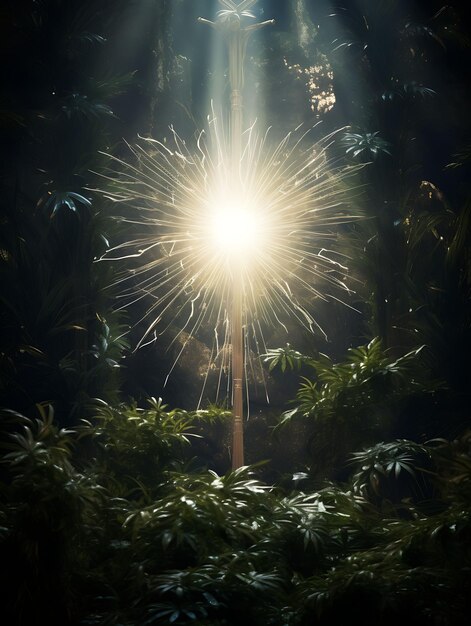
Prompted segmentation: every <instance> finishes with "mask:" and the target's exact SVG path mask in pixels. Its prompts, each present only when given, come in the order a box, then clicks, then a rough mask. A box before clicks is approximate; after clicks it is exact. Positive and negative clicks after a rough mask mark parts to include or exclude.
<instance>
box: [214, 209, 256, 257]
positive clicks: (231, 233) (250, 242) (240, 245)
mask: <svg viewBox="0 0 471 626" xmlns="http://www.w3.org/2000/svg"><path fill="white" fill-rule="evenodd" d="M265 235H266V233H264V231H263V221H262V219H261V215H260V212H259V211H258V210H257V207H253V206H252V207H250V206H249V207H247V206H244V204H243V202H240V201H234V202H230V201H229V202H228V201H227V199H221V200H220V201H219V202H218V203H217V205H216V206H215V207H213V208H212V210H211V211H210V213H209V216H208V236H209V240H210V243H211V245H212V246H213V248H214V250H215V252H216V254H217V255H218V256H221V257H222V258H226V260H227V261H228V262H229V263H234V262H240V263H242V264H244V265H247V264H248V263H250V262H251V261H252V260H253V259H254V258H255V257H256V256H257V252H258V251H260V250H261V249H262V248H263V246H264V244H265V239H266V237H265Z"/></svg>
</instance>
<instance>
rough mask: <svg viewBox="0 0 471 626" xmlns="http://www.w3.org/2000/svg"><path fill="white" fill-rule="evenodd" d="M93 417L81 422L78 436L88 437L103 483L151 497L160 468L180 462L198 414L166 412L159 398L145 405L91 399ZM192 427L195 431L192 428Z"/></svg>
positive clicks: (178, 411) (158, 485)
mask: <svg viewBox="0 0 471 626" xmlns="http://www.w3.org/2000/svg"><path fill="white" fill-rule="evenodd" d="M94 409H95V410H94V418H93V421H88V422H84V425H83V426H82V427H80V429H79V430H80V435H81V436H82V437H85V436H86V437H89V436H91V437H92V439H93V440H94V442H95V445H96V446H97V453H98V460H99V462H100V464H101V467H102V470H101V471H102V473H103V475H104V476H106V477H107V480H108V481H109V482H107V484H108V485H109V487H110V488H111V489H113V484H115V485H116V486H119V488H120V489H122V488H123V487H125V490H124V492H122V493H120V495H126V496H128V495H129V494H130V493H132V492H137V493H138V494H139V495H140V496H141V497H142V496H145V497H148V498H149V497H150V494H152V493H154V490H155V489H157V488H159V487H161V482H162V478H163V474H162V472H164V471H165V470H168V469H170V468H174V469H176V468H177V467H179V466H181V465H182V464H183V463H184V460H185V459H186V460H187V458H186V457H185V453H184V449H185V448H186V447H188V446H189V445H190V439H189V438H190V437H193V438H194V437H197V435H196V434H195V432H194V430H195V429H194V424H195V421H196V416H197V414H196V413H188V412H187V411H183V410H179V409H174V410H170V411H167V410H166V409H167V407H166V405H165V404H163V403H162V400H161V398H159V399H158V400H156V399H155V398H151V399H150V400H149V408H148V409H141V408H138V407H137V406H136V405H132V406H126V405H121V406H119V407H113V406H110V405H109V404H107V403H106V402H104V401H99V400H96V401H95V406H94ZM191 431H193V432H191Z"/></svg>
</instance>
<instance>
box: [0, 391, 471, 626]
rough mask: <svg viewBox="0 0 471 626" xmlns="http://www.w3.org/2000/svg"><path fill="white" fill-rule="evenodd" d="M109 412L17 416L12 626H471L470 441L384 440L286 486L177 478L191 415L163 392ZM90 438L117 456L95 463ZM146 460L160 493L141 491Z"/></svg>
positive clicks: (229, 477) (6, 513) (6, 490)
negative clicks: (333, 469)
mask: <svg viewBox="0 0 471 626" xmlns="http://www.w3.org/2000/svg"><path fill="white" fill-rule="evenodd" d="M98 413H99V417H98V420H97V423H96V425H95V426H91V425H88V426H87V427H86V428H85V429H84V430H83V431H81V432H79V433H74V432H72V431H65V430H63V429H62V430H61V429H59V428H57V426H56V425H55V424H54V419H53V414H52V412H51V410H49V409H47V408H44V407H39V417H38V418H37V419H35V420H31V419H28V418H25V417H23V416H21V415H19V414H15V413H13V412H6V413H5V414H4V416H3V417H4V421H3V423H4V424H8V430H10V431H12V430H13V432H11V436H7V437H6V439H5V441H6V448H7V449H6V455H5V458H4V463H3V467H4V470H5V472H4V474H3V481H2V499H1V506H0V522H1V532H0V542H1V547H2V551H3V554H6V555H7V558H6V559H5V560H3V561H2V566H1V568H0V572H1V582H2V590H3V591H4V592H6V594H7V596H9V598H8V602H7V603H6V604H4V606H5V607H6V608H5V610H6V616H7V618H8V623H9V624H12V625H14V626H17V625H18V626H19V625H21V626H22V625H23V624H36V623H39V621H38V620H39V618H41V619H42V620H44V619H45V618H47V619H48V623H50V624H56V623H61V624H63V625H69V624H70V625H72V624H78V623H79V624H83V625H84V626H85V625H88V626H90V625H92V624H93V625H96V626H98V624H110V625H111V624H115V625H116V624H122V625H123V626H134V625H135V624H149V625H151V624H152V625H153V624H155V625H156V626H159V625H160V624H168V623H174V624H178V625H179V624H192V623H193V624H201V625H204V624H208V625H209V624H220V625H223V624H224V625H226V626H231V625H233V624H234V625H235V624H239V623H240V621H241V620H242V619H244V622H245V623H247V624H251V625H253V626H259V625H260V626H261V625H262V624H264V625H266V624H272V625H273V626H275V625H278V624H280V623H282V624H291V625H293V624H296V625H300V626H304V625H305V624H306V626H307V624H311V623H312V622H313V621H315V623H317V624H319V625H320V626H324V625H326V626H327V624H331V623H347V621H348V623H352V624H360V623H365V620H366V623H384V624H389V623H391V624H392V623H393V622H394V621H397V620H399V619H402V620H405V619H409V618H410V616H411V615H412V616H413V617H414V621H415V622H416V623H419V624H421V625H424V626H433V625H434V624H435V623H436V622H435V619H436V616H437V615H439V616H440V619H441V623H443V624H444V625H445V626H452V625H453V626H455V625H456V624H458V625H459V626H461V624H465V623H466V622H465V616H466V610H465V609H466V597H467V595H466V589H467V585H468V584H469V582H470V580H469V567H468V564H469V557H470V556H471V555H469V550H467V549H466V548H464V546H466V545H469V542H468V541H467V540H468V539H469V536H470V533H471V511H470V508H469V485H470V483H471V479H470V477H471V463H470V459H469V437H468V436H464V437H463V439H462V440H460V441H455V442H451V443H450V442H447V441H444V440H436V441H434V442H432V444H431V445H430V446H418V445H417V444H414V443H413V442H410V441H406V440H401V441H395V442H391V443H385V444H378V445H376V446H373V447H372V448H370V449H368V450H364V451H363V452H361V453H357V454H355V455H354V463H355V465H356V467H357V470H355V473H354V475H353V478H352V483H351V484H350V485H344V486H343V487H341V486H337V485H335V484H329V485H327V486H325V487H324V488H322V489H320V490H317V491H313V492H307V493H306V492H299V491H298V492H290V493H285V492H283V491H282V490H279V489H277V488H275V487H268V486H266V485H264V484H263V483H261V482H260V481H258V480H256V479H255V478H254V476H253V473H252V471H251V469H250V468H241V469H239V470H236V471H234V472H229V473H227V474H226V475H223V476H219V475H218V474H216V473H214V472H211V471H209V472H208V471H205V472H199V473H188V472H182V471H175V470H173V469H172V466H173V465H174V462H172V459H171V458H170V457H171V456H172V455H173V458H175V457H176V456H178V454H179V453H178V450H179V449H180V448H181V447H182V446H184V447H187V446H188V442H189V440H188V439H187V435H188V432H187V431H188V428H189V426H190V421H191V420H190V415H188V414H185V413H184V412H167V411H166V410H165V407H164V406H163V405H162V404H161V403H160V402H158V401H155V400H151V406H150V408H149V409H145V410H142V409H137V408H136V407H120V408H119V409H113V408H112V407H109V406H107V405H105V404H101V405H100V407H99V410H98ZM194 417H195V418H196V417H197V416H196V415H195V416H194ZM172 422H174V423H173V425H172ZM90 432H92V434H94V436H95V437H96V443H99V445H100V447H101V448H102V449H103V450H104V451H105V452H106V454H105V456H104V458H100V457H98V458H97V459H92V460H91V461H89V462H88V466H89V467H88V469H87V470H86V471H84V470H83V469H82V470H79V469H77V465H78V462H80V463H81V464H82V465H83V453H82V452H80V450H81V447H82V446H83V444H84V442H85V441H87V440H88V437H86V438H85V440H84V436H85V435H88V434H90ZM159 439H162V441H161V442H160V444H159ZM159 446H160V447H159ZM169 450H171V452H169ZM75 451H77V452H75ZM138 453H140V455H141V457H142V458H143V459H144V460H145V461H147V463H148V464H149V468H150V469H149V473H148V476H147V478H146V477H143V480H149V481H150V480H151V479H152V480H154V481H155V485H154V488H155V489H154V491H153V493H152V492H151V488H150V487H149V488H147V489H144V488H143V487H142V486H141V487H140V488H139V494H137V493H136V491H135V490H134V491H132V492H131V491H130V490H129V486H130V484H131V479H132V478H136V477H139V476H140V475H141V472H142V467H143V463H141V459H139V457H138ZM156 454H157V455H160V456H159V461H158V462H155V458H154V456H155V455H156ZM375 472H376V474H375ZM437 472H438V473H437ZM421 474H426V475H427V476H428V477H429V480H430V481H431V482H433V483H434V484H435V490H434V491H433V492H432V497H433V500H430V502H429V503H428V505H427V507H425V506H422V505H420V504H421V503H420V502H418V501H417V498H416V497H415V496H416V495H417V494H415V495H414V494H412V495H414V498H415V499H414V498H411V492H410V491H407V489H406V490H404V483H401V480H402V479H403V478H404V477H406V478H407V479H408V478H409V477H410V478H411V480H412V482H411V483H407V481H406V483H407V484H406V486H409V487H410V486H411V484H416V483H417V479H418V476H419V475H421ZM383 479H384V481H383V482H381V481H382V480H383ZM378 480H379V483H381V484H380V487H381V489H378V484H379V483H378ZM394 482H396V483H398V484H400V486H401V489H400V490H396V492H395V498H392V497H391V485H392V483H394ZM149 484H150V482H149V483H148V485H147V487H148V486H149ZM142 485H144V483H142ZM137 495H138V496H139V497H136V496H137ZM379 495H381V498H379V497H378V496H379ZM156 496H157V498H156ZM386 501H388V503H389V505H388V506H385V502H386ZM419 505H420V506H419ZM51 594H54V596H58V595H59V597H60V601H56V602H54V603H51V601H50V598H51ZM354 598H356V599H357V600H358V599H361V600H362V602H361V603H360V605H359V604H358V602H353V599H354ZM18 607H22V608H21V610H19V608H18ZM36 618H38V619H36Z"/></svg>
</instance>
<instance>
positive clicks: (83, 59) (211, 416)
mask: <svg viewBox="0 0 471 626" xmlns="http://www.w3.org/2000/svg"><path fill="white" fill-rule="evenodd" d="M217 8H219V6H218V5H217V3H215V2H214V1H211V0H113V1H111V0H100V1H98V0H80V1H79V0H42V1H41V0H36V1H34V0H15V1H13V0H11V1H10V0H4V2H3V3H2V6H1V8H0V51H1V55H2V69H3V71H2V88H1V91H0V132H1V137H2V142H1V147H0V153H1V157H2V158H1V162H2V169H1V172H0V185H1V193H0V406H1V407H3V409H2V415H1V419H2V421H1V429H0V443H1V445H2V450H3V458H2V463H1V466H0V479H1V487H0V549H1V551H2V559H1V565H0V570H1V571H0V589H1V591H2V594H3V596H4V597H3V604H2V608H0V617H1V618H2V619H3V622H4V623H5V624H8V625H10V624H12V625H17V624H18V625H20V624H21V625H26V624H28V625H29V626H30V625H33V624H39V623H46V624H49V625H55V624H58V625H59V624H61V625H68V624H70V625H72V624H74V625H75V624H77V625H78V624H80V625H85V624H89V625H90V624H96V625H98V624H100V625H103V626H105V625H115V626H137V625H139V626H141V625H142V626H145V625H153V624H156V625H159V624H168V623H175V624H188V623H194V624H199V625H203V626H204V625H205V624H214V625H223V624H235V623H238V622H240V621H241V620H243V621H244V623H246V624H248V625H250V624H254V625H258V624H260V625H261V624H274V625H280V626H281V625H283V626H285V625H286V626H288V625H289V626H292V625H296V626H297V625H300V626H304V624H332V623H335V624H339V625H342V624H349V625H350V624H352V625H354V624H360V623H361V624H378V623H381V624H385V625H388V624H393V623H394V624H395V623H397V621H398V620H406V622H407V623H415V624H418V625H422V624H423V625H427V626H428V625H434V626H438V625H446V626H448V625H450V626H452V625H453V626H454V625H459V624H465V623H467V618H466V616H467V615H468V614H469V609H470V607H469V597H468V593H467V590H468V589H469V585H470V582H471V580H470V574H469V572H470V571H471V569H470V566H471V559H470V556H471V555H470V548H469V546H470V545H471V544H470V541H469V539H470V536H471V508H470V500H469V498H470V495H471V492H470V484H471V483H470V479H471V458H470V436H469V432H470V431H469V401H470V391H469V383H470V371H469V369H470V368H469V354H470V348H471V342H470V334H471V331H470V321H471V320H470V311H471V309H470V306H469V304H470V302H469V300H470V287H471V257H470V247H469V243H470V222H471V204H470V195H469V191H470V181H469V174H470V172H469V168H470V155H471V124H470V117H469V96H470V94H469V67H470V62H471V48H470V38H469V33H468V26H469V25H468V21H467V16H466V14H465V12H464V9H463V7H462V3H460V2H457V1H456V2H455V1H453V2H449V3H447V4H444V3H443V2H440V1H435V0H429V1H425V0H416V1H414V2H411V1H407V2H406V1H405V0H403V1H401V0H377V1H373V0H350V1H346V0H338V1H337V2H329V1H328V0H292V1H285V2H282V1H281V0H280V1H273V0H272V1H268V0H266V1H262V0H260V1H259V2H258V4H257V5H256V7H255V12H256V14H257V17H259V18H261V19H269V18H271V17H274V18H275V19H276V24H275V26H273V27H271V28H267V29H265V30H263V31H261V32H260V34H259V35H258V36H257V39H256V40H254V41H253V43H252V44H251V45H250V46H249V49H248V59H247V76H246V84H247V85H248V89H247V94H246V101H247V106H248V108H249V107H250V106H252V105H253V106H257V107H258V109H259V111H260V112H261V113H260V117H261V120H262V122H263V123H264V124H266V125H271V126H272V127H273V129H274V132H275V135H277V136H279V137H282V136H283V135H284V134H286V133H287V132H289V131H290V130H292V129H293V128H294V127H296V126H297V125H299V124H303V125H305V126H306V127H310V126H313V125H315V124H316V123H318V122H320V124H319V127H318V128H319V137H322V136H323V135H325V134H327V133H328V132H331V131H334V130H338V129H343V130H341V131H340V132H339V133H338V138H337V141H336V142H335V143H334V144H333V145H332V146H331V147H330V149H329V150H330V151H331V156H332V157H333V158H335V159H336V160H337V161H338V162H340V163H343V164H345V166H347V165H353V164H356V163H364V164H365V167H364V168H363V169H362V170H361V172H360V173H359V175H358V176H359V180H358V183H359V184H361V185H362V189H363V191H362V194H361V195H360V196H359V197H358V198H356V199H355V203H357V205H358V207H359V208H360V209H361V211H362V212H363V214H364V216H365V218H366V219H363V220H361V221H359V222H356V223H354V224H351V225H349V226H348V227H345V228H343V229H342V231H341V232H340V233H339V235H338V241H337V242H336V245H337V246H339V248H341V249H342V250H344V251H345V252H346V253H347V254H348V256H349V257H350V261H349V272H350V280H351V285H352V287H353V288H354V290H355V296H354V298H353V300H352V301H351V302H350V303H351V304H352V306H354V307H355V308H356V309H358V311H359V312H355V311H352V310H351V309H348V308H346V307H344V306H342V305H340V304H338V303H335V302H331V303H327V304H326V303H322V302H317V301H316V302H313V303H312V304H313V308H315V309H316V311H317V317H318V319H319V321H320V323H321V325H322V326H323V327H324V328H325V330H326V332H327V335H328V339H327V340H324V339H323V338H322V337H321V336H311V335H309V334H307V333H305V332H303V331H301V330H300V329H298V328H296V327H294V326H293V327H292V328H290V329H289V333H288V334H286V333H284V332H281V331H280V329H276V328H275V329H268V330H267V338H268V347H269V352H268V353H267V354H266V355H265V356H264V357H263V363H264V367H265V371H266V376H267V379H268V390H269V393H270V397H271V404H270V405H267V404H266V401H265V400H264V393H259V392H257V391H256V390H255V389H254V390H252V391H251V405H252V411H251V412H252V417H251V419H250V420H249V421H248V422H247V424H246V443H247V458H248V461H249V463H251V464H252V465H253V466H252V467H249V468H244V469H242V470H238V471H237V472H229V471H228V469H229V466H230V455H229V445H228V431H229V421H230V416H229V413H228V412H227V411H226V409H225V407H224V406H221V405H216V404H212V402H213V399H212V398H211V394H210V393H209V392H208V397H207V398H206V399H205V402H204V404H203V410H201V411H196V408H197V401H198V397H199V394H200V390H201V373H200V370H201V367H200V366H201V363H202V360H204V356H205V354H206V352H207V346H206V345H205V337H204V336H203V337H200V338H195V339H194V340H192V341H191V342H190V343H189V344H188V347H187V348H186V351H185V353H184V357H183V358H182V359H181V360H180V362H179V363H178V364H177V367H176V368H175V370H174V372H173V374H172V376H171V378H170V380H169V383H168V384H167V385H166V386H165V387H164V385H163V383H164V380H165V378H166V376H167V373H168V371H169V368H170V367H171V365H172V363H173V361H174V358H175V354H176V350H178V347H177V348H175V346H174V347H173V348H172V347H171V341H172V338H173V336H175V334H177V333H178V320H175V323H174V325H173V327H172V329H171V332H170V333H169V334H168V336H164V337H162V338H160V337H159V340H158V341H157V342H155V343H152V344H150V345H148V346H146V347H145V348H142V349H140V350H138V351H134V349H133V348H134V347H135V345H136V343H137V341H138V340H139V338H140V336H141V335H142V332H143V329H142V327H141V326H140V323H139V322H138V320H139V319H140V317H141V314H142V310H140V308H139V307H140V305H138V306H136V307H134V308H130V309H129V310H126V311H119V310H117V308H116V297H117V295H118V292H117V291H116V290H115V289H113V288H110V284H111V283H113V278H114V277H115V276H116V274H117V273H119V272H120V271H122V269H123V266H122V265H120V264H119V263H116V264H113V263H97V262H96V260H97V259H98V258H100V257H101V256H102V255H103V254H104V252H105V251H106V250H107V249H108V248H109V247H110V245H113V244H114V242H116V241H119V240H120V238H122V237H124V236H127V233H125V232H124V231H123V225H122V224H120V223H119V222H117V221H116V220H115V219H114V216H113V207H112V205H110V203H109V202H107V200H106V198H104V196H103V194H99V193H95V192H93V191H91V190H92V189H94V188H95V187H97V186H98V187H102V186H103V183H102V180H101V179H100V177H99V175H98V174H97V172H100V171H102V170H103V168H104V167H106V164H107V157H106V155H105V154H103V153H111V154H114V155H117V156H120V157H122V158H128V156H129V152H128V150H127V148H126V145H125V142H126V141H128V142H130V143H133V142H135V141H136V139H137V136H138V135H142V136H146V137H147V136H150V137H154V138H158V139H160V140H163V139H164V138H165V137H167V136H168V135H169V127H170V126H171V125H174V126H175V128H176V129H177V130H178V132H179V134H180V135H181V136H183V137H191V136H193V135H194V133H195V131H196V130H197V129H198V128H200V127H201V126H203V125H204V123H205V119H206V115H207V114H208V110H209V106H210V96H209V94H210V93H211V86H212V85H213V84H214V82H215V81H216V78H217V77H216V76H215V75H214V70H213V69H212V68H213V65H212V61H211V55H212V43H211V38H210V37H209V34H208V30H207V29H205V27H204V26H203V25H201V24H198V23H197V17H198V16H204V17H208V18H212V17H214V14H215V11H216V9H217ZM222 61H223V63H222V65H223V66H224V65H225V61H224V58H223V59H222ZM225 93H227V87H226V91H225ZM172 332H173V335H172ZM159 396H162V398H163V401H162V400H156V399H155V398H158V397H159ZM262 461H263V463H262ZM267 485H271V487H267ZM2 612H3V613H2Z"/></svg>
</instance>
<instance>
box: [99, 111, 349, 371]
mask: <svg viewBox="0 0 471 626" xmlns="http://www.w3.org/2000/svg"><path fill="white" fill-rule="evenodd" d="M208 130H209V133H208V134H205V133H201V134H200V135H199V136H198V137H197V140H196V143H195V145H194V146H193V147H189V146H188V144H187V143H186V142H185V141H183V140H182V139H181V138H180V137H179V136H178V135H177V134H176V133H175V132H174V133H173V145H172V142H167V143H165V144H164V143H161V142H158V141H155V140H143V141H142V142H141V143H140V144H137V145H136V146H133V147H131V146H129V147H130V150H131V154H132V155H133V157H134V162H133V163H129V162H125V161H123V160H120V159H118V158H116V157H111V163H112V164H113V163H114V166H111V167H110V169H109V171H108V172H107V173H105V174H103V175H104V177H105V178H107V179H108V180H109V181H110V182H111V185H110V187H109V189H108V190H106V191H102V193H103V194H104V195H105V196H106V197H108V198H109V199H111V200H112V201H113V202H114V203H115V206H116V207H118V208H119V207H121V210H118V211H116V213H117V219H119V220H120V221H124V222H126V223H128V224H129V232H132V233H133V235H132V236H131V237H129V238H128V239H127V240H126V241H124V242H123V243H121V244H119V245H117V246H116V247H114V248H111V249H110V250H108V251H107V253H106V254H105V255H104V257H103V259H102V260H127V262H128V263H130V264H132V265H133V267H131V269H130V270H129V271H128V272H127V273H124V274H123V275H121V276H120V277H119V278H118V279H117V280H116V282H115V287H119V288H120V292H121V294H120V301H121V303H122V304H121V307H122V308H127V307H128V306H130V305H132V304H134V303H136V302H137V301H138V300H142V299H145V301H146V302H147V303H148V307H147V309H146V311H145V313H144V316H143V318H142V320H140V321H144V320H147V321H148V324H147V330H146V331H145V332H144V333H143V337H142V340H141V342H140V344H139V345H142V344H143V343H144V342H146V341H151V340H152V339H153V338H154V337H155V334H156V332H164V331H165V328H166V327H167V326H169V325H173V324H174V321H172V320H175V319H178V320H179V321H178V324H179V325H180V328H181V329H182V330H181V332H185V333H186V334H187V336H188V337H191V336H193V335H194V334H195V333H197V331H198V329H199V328H200V327H201V326H202V325H203V326H205V327H207V326H208V324H209V325H212V326H213V328H214V336H215V339H214V345H213V348H212V351H211V359H212V362H215V361H216V360H217V359H219V358H222V359H223V360H224V359H225V358H226V357H225V356H224V355H225V354H226V355H227V354H228V352H229V351H228V350H227V346H229V345H230V330H229V329H230V324H229V323H228V319H229V311H230V308H231V299H232V293H233V290H232V288H233V279H234V268H235V267H238V268H240V277H241V285H242V292H243V293H242V307H243V312H242V315H243V326H244V332H245V344H246V353H247V354H249V353H250V350H251V349H253V351H254V352H255V353H261V352H266V346H265V339H264V328H266V327H267V325H271V326H275V325H276V326H282V327H283V326H284V325H285V322H286V321H287V320H288V319H292V318H294V319H296V320H297V321H298V322H299V323H300V324H302V325H304V326H305V327H306V328H308V329H310V330H314V329H316V328H317V329H318V330H321V332H323V331H322V329H320V327H319V326H318V324H317V322H316V320H315V317H314V315H313V310H314V308H315V307H314V302H315V300H316V299H322V300H328V299H331V298H332V299H335V300H341V301H342V300H343V298H341V294H342V292H343V293H344V294H349V293H350V289H349V287H348V286H347V283H346V277H347V274H348V269H347V266H346V263H345V258H344V257H343V256H342V254H341V252H340V251H338V250H337V251H334V250H333V247H332V241H333V240H335V239H336V238H337V231H338V229H339V227H340V225H341V224H344V223H346V222H351V221H352V220H354V219H357V218H358V216H357V215H354V214H353V213H352V211H351V209H350V201H351V199H352V197H353V196H354V195H355V194H354V187H352V182H351V179H352V176H354V175H355V174H356V172H357V171H358V169H359V167H350V168H345V167H344V168H342V169H341V168H339V167H338V166H336V165H335V163H332V161H330V160H329V158H328V148H329V146H330V144H331V143H332V142H333V140H334V138H333V136H330V137H326V138H324V139H323V140H322V141H321V142H320V143H314V144H313V143H312V142H311V141H308V139H307V133H304V134H301V135H296V134H293V135H291V134H289V135H287V136H286V137H285V138H284V139H283V140H282V141H281V142H279V143H278V144H274V145H270V142H269V135H268V132H267V133H265V134H262V135H261V134H258V133H257V131H256V129H255V128H254V127H252V128H250V129H249V130H248V131H247V132H246V133H244V135H243V145H242V150H241V160H240V163H239V167H238V168H237V169H238V172H237V174H238V176H237V181H236V185H234V172H233V169H232V166H231V159H230V150H229V149H228V146H227V145H226V144H225V142H224V139H223V137H224V133H223V132H222V130H221V128H220V127H219V126H218V124H217V120H216V119H215V118H214V119H211V120H210V123H209V129H208ZM249 344H250V345H251V346H252V348H251V347H250V345H249ZM138 347H139V346H138ZM182 350H183V348H182ZM221 355H222V356H221ZM177 358H178V357H177ZM226 365H227V360H226ZM221 366H222V367H224V362H222V365H221Z"/></svg>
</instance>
